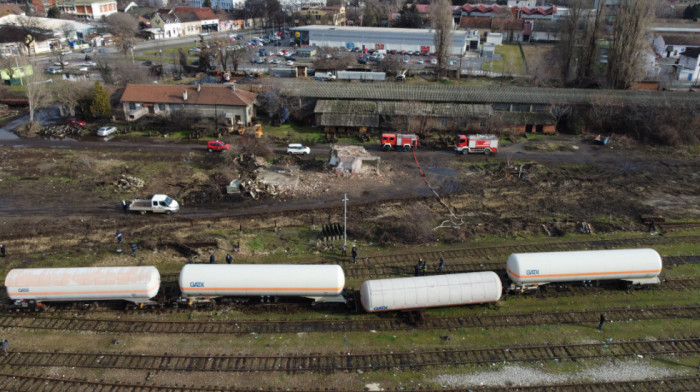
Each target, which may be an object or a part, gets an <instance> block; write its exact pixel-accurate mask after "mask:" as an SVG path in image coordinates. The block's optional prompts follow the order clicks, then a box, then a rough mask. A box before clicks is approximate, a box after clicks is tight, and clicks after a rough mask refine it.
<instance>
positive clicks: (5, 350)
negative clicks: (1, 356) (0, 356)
mask: <svg viewBox="0 0 700 392" xmlns="http://www.w3.org/2000/svg"><path fill="white" fill-rule="evenodd" d="M9 351H10V342H9V341H7V339H3V340H2V352H3V353H5V356H8V355H10V353H9Z"/></svg>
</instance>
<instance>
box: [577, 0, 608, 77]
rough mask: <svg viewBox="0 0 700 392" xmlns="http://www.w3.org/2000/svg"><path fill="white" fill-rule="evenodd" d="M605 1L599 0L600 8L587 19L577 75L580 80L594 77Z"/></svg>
mask: <svg viewBox="0 0 700 392" xmlns="http://www.w3.org/2000/svg"><path fill="white" fill-rule="evenodd" d="M605 1H606V0H599V1H598V2H597V3H596V5H597V6H598V7H597V8H596V9H594V10H593V14H591V15H589V17H588V18H586V33H585V36H584V39H583V45H582V47H581V54H580V56H579V64H578V69H577V74H576V76H577V77H578V79H579V80H581V79H587V78H590V77H592V76H593V69H594V67H595V64H596V63H597V61H598V39H599V38H600V36H601V29H602V26H603V23H604V18H605V13H604V11H605Z"/></svg>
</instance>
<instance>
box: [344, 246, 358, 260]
mask: <svg viewBox="0 0 700 392" xmlns="http://www.w3.org/2000/svg"><path fill="white" fill-rule="evenodd" d="M350 252H351V254H352V262H353V263H355V264H357V245H353V246H352V250H351V251H350ZM347 255H348V246H347V245H346V244H343V257H346V256H347Z"/></svg>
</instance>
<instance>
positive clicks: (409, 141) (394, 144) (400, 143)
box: [382, 133, 418, 151]
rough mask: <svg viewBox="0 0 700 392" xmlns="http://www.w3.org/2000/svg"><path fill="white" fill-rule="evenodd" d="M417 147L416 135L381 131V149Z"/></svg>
mask: <svg viewBox="0 0 700 392" xmlns="http://www.w3.org/2000/svg"><path fill="white" fill-rule="evenodd" d="M416 147H418V135H402V134H400V133H383V134H382V150H384V151H388V150H391V149H402V150H404V151H409V150H411V148H416Z"/></svg>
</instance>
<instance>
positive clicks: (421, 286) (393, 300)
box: [360, 271, 502, 312]
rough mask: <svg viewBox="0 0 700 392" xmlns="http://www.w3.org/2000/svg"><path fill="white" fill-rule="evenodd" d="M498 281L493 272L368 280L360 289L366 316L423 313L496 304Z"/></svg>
mask: <svg viewBox="0 0 700 392" xmlns="http://www.w3.org/2000/svg"><path fill="white" fill-rule="evenodd" d="M501 292H502V287H501V280H500V279H499V278H498V275H497V274H496V273H495V272H491V271H487V272H472V273H466V274H449V275H434V276H424V277H415V278H394V279H377V280H368V281H366V282H364V283H362V286H361V287H360V296H361V299H360V300H361V302H362V307H363V308H364V309H365V311H367V312H383V311H390V310H408V309H423V308H432V307H439V306H455V305H466V304H479V303H485V302H496V301H498V300H499V298H501Z"/></svg>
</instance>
